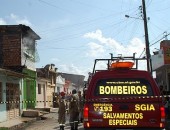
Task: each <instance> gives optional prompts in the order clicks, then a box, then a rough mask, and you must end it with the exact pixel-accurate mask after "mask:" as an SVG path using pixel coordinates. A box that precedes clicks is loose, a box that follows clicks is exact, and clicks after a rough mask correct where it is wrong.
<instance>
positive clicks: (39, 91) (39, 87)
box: [38, 84, 41, 94]
mask: <svg viewBox="0 0 170 130" xmlns="http://www.w3.org/2000/svg"><path fill="white" fill-rule="evenodd" d="M38 94H41V84H38Z"/></svg>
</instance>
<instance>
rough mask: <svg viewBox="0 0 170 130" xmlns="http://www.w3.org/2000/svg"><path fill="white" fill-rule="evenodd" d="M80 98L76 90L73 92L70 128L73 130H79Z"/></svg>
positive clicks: (70, 106) (70, 104) (70, 108)
mask: <svg viewBox="0 0 170 130" xmlns="http://www.w3.org/2000/svg"><path fill="white" fill-rule="evenodd" d="M78 102H79V97H78V95H77V91H76V89H73V90H72V95H71V99H70V103H69V113H70V126H71V130H78V121H79V103H78Z"/></svg>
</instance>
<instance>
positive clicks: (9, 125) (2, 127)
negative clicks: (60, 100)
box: [0, 109, 170, 130]
mask: <svg viewBox="0 0 170 130" xmlns="http://www.w3.org/2000/svg"><path fill="white" fill-rule="evenodd" d="M52 112H57V109H54V110H53V111H52ZM49 116H50V114H47V113H45V114H44V115H42V116H41V117H34V118H31V117H18V118H16V119H12V120H9V121H6V122H1V123H0V130H19V129H22V128H24V127H26V126H28V125H30V124H31V123H33V122H35V121H38V120H41V119H42V118H48V117H49ZM165 125H166V126H165V128H166V129H165V130H170V118H169V119H167V120H166V124H165Z"/></svg>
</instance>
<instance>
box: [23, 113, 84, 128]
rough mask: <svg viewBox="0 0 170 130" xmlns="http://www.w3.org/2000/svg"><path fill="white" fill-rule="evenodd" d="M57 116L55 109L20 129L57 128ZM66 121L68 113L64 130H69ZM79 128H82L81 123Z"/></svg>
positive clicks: (67, 118)
mask: <svg viewBox="0 0 170 130" xmlns="http://www.w3.org/2000/svg"><path fill="white" fill-rule="evenodd" d="M57 118H58V113H57V111H54V112H51V113H49V114H45V115H44V116H43V117H42V119H41V120H38V121H36V122H34V123H31V124H28V126H27V127H25V128H24V129H22V130H59V124H58V121H57V120H58V119H57ZM68 121H69V115H67V116H66V126H65V130H70V126H69V123H68ZM79 130H83V126H82V123H80V124H79Z"/></svg>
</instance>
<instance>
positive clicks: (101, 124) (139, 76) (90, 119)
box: [84, 56, 165, 130]
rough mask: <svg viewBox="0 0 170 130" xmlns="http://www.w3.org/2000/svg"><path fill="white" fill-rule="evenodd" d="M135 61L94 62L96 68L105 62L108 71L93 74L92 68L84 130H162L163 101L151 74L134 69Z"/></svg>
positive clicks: (163, 119)
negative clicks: (97, 64) (98, 63)
mask: <svg viewBox="0 0 170 130" xmlns="http://www.w3.org/2000/svg"><path fill="white" fill-rule="evenodd" d="M122 59H123V60H122ZM129 60H130V61H129ZM138 60H141V59H137V58H134V56H133V57H121V58H120V57H112V58H111V59H96V60H95V65H96V63H97V62H99V61H106V62H107V65H108V67H107V69H106V70H96V69H95V65H94V69H93V73H92V77H91V79H90V81H89V85H88V88H87V92H86V98H85V106H84V128H85V129H87V130H88V129H100V128H101V129H112V130H113V129H131V130H139V129H140V130H142V129H144V130H147V129H148V130H151V129H153V130H163V129H164V127H165V109H164V106H163V98H162V96H161V95H160V91H159V88H158V86H157V84H156V82H155V81H154V79H153V77H152V76H151V74H150V73H149V72H147V71H142V70H137V69H136V68H137V67H136V68H134V64H136V65H137V64H138Z"/></svg>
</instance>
